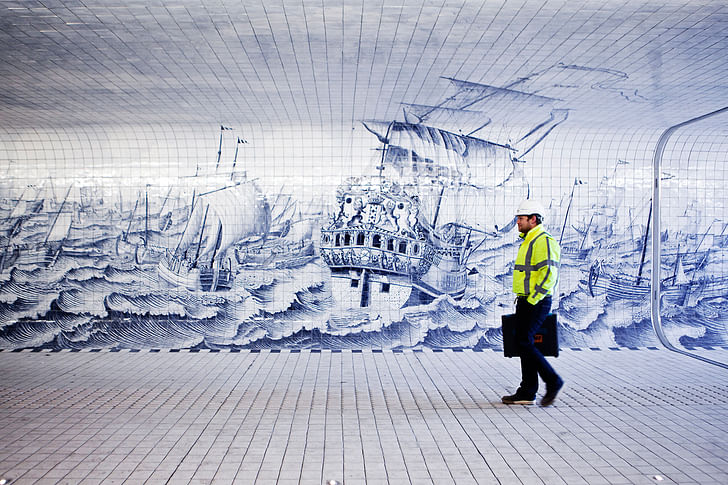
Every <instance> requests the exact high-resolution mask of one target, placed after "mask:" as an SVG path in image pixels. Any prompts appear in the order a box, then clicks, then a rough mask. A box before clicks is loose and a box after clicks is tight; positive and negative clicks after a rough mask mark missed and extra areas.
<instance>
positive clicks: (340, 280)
mask: <svg viewBox="0 0 728 485" xmlns="http://www.w3.org/2000/svg"><path fill="white" fill-rule="evenodd" d="M331 293H332V296H333V297H334V300H335V301H336V303H337V305H338V306H339V307H340V308H371V309H374V310H378V311H384V310H387V309H399V308H401V307H403V306H404V304H405V303H406V302H407V301H408V300H409V298H410V294H411V293H412V283H411V281H410V279H409V278H408V277H407V276H402V275H396V274H386V273H382V272H375V271H372V270H369V269H361V268H336V269H332V271H331Z"/></svg>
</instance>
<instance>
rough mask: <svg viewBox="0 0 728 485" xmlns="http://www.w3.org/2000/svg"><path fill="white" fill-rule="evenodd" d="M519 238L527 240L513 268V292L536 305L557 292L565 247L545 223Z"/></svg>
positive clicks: (520, 249)
mask: <svg viewBox="0 0 728 485" xmlns="http://www.w3.org/2000/svg"><path fill="white" fill-rule="evenodd" d="M519 237H521V238H522V239H523V241H522V242H521V246H520V247H519V248H518V255H517V256H516V265H515V267H514V268H513V292H514V293H515V294H516V295H518V296H526V297H528V302H529V303H530V304H532V305H535V304H536V303H538V302H539V301H541V300H543V298H544V297H545V296H546V295H551V294H553V290H554V287H555V286H556V282H557V281H558V280H559V264H560V263H559V262H560V260H561V248H560V247H559V243H557V242H556V240H555V239H554V238H553V237H552V236H551V234H549V233H548V232H546V230H545V229H544V228H543V225H541V224H539V225H538V226H536V227H534V228H533V229H531V230H530V231H528V232H527V233H526V234H525V235H524V234H519Z"/></svg>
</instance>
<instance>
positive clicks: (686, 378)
mask: <svg viewBox="0 0 728 485" xmlns="http://www.w3.org/2000/svg"><path fill="white" fill-rule="evenodd" d="M726 352H727V351H726V350H723V349H716V350H712V351H703V352H701V354H702V355H704V356H714V357H715V358H716V359H717V360H726V359H725V356H726ZM554 365H555V367H556V368H557V370H558V371H559V372H560V373H561V374H562V376H563V377H564V379H565V380H566V386H565V387H564V389H563V391H562V392H561V394H560V395H559V398H558V400H557V401H556V403H555V404H554V405H553V406H551V407H549V408H541V407H538V406H506V405H503V404H501V403H500V396H502V395H503V394H506V393H510V392H512V391H513V390H514V387H515V386H516V385H517V384H518V380H519V362H518V360H517V359H506V358H504V357H502V355H500V354H499V353H497V352H493V351H484V352H473V351H469V350H465V351H460V352H459V351H443V352H433V351H428V350H425V351H421V352H418V351H404V352H392V351H384V352H371V351H363V352H352V351H342V352H332V351H321V352H316V351H302V352H285V351H284V352H259V353H258V352H247V351H243V352H187V351H180V352H173V351H159V352H156V351H141V352H132V351H122V352H111V351H101V352H65V351H64V352H43V351H41V352H29V351H24V352H8V351H2V352H0V373H1V374H0V375H1V376H2V377H1V378H0V443H1V446H0V479H6V480H9V483H17V484H33V483H43V484H45V483H48V484H52V483H69V484H95V483H129V484H140V483H150V484H156V483H175V484H177V483H179V484H187V483H215V484H217V483H220V484H227V483H241V484H252V483H261V484H268V483H270V484H273V483H279V484H299V483H301V484H322V483H325V482H327V481H328V480H337V481H338V482H340V483H343V484H344V485H354V484H364V483H366V484H387V483H389V484H408V483H413V484H431V483H436V484H448V485H452V484H457V485H463V484H471V483H478V484H494V483H500V484H519V483H522V484H548V485H552V484H633V483H634V484H651V483H660V484H668V483H680V484H701V485H705V484H726V483H728V370H726V369H723V368H720V367H716V366H712V365H710V364H706V363H704V362H701V361H698V360H695V359H692V358H690V357H686V356H683V355H679V354H676V353H674V352H670V351H668V350H664V349H660V350H657V349H639V350H630V349H619V350H610V349H602V350H591V349H584V350H581V351H577V350H564V351H562V355H561V356H560V357H559V358H558V359H556V360H554Z"/></svg>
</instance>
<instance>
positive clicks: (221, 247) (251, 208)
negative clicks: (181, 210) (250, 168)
mask: <svg viewBox="0 0 728 485" xmlns="http://www.w3.org/2000/svg"><path fill="white" fill-rule="evenodd" d="M269 223H270V215H269V213H268V211H267V204H265V203H264V202H263V201H262V200H261V197H259V194H258V191H257V190H256V189H255V187H254V186H253V185H252V184H238V185H234V186H230V187H225V188H222V189H219V190H216V191H213V192H208V193H206V194H203V195H200V196H199V197H198V198H197V200H196V202H195V207H194V208H193V209H192V214H191V216H190V219H189V222H188V225H187V228H186V229H185V231H184V233H183V234H182V237H181V238H180V241H179V244H178V246H177V252H178V254H184V252H185V251H187V250H188V249H189V248H190V247H192V246H193V245H195V244H199V249H198V251H197V257H196V260H197V261H210V260H211V259H213V258H215V257H216V256H218V255H222V254H224V252H225V251H226V250H227V249H229V248H230V247H232V246H233V245H234V244H236V243H238V242H240V241H243V240H245V239H246V238H249V237H251V236H254V235H256V236H257V235H261V234H264V233H265V232H266V231H267V228H268V225H269ZM187 257H188V258H191V257H192V255H189V254H188V255H187Z"/></svg>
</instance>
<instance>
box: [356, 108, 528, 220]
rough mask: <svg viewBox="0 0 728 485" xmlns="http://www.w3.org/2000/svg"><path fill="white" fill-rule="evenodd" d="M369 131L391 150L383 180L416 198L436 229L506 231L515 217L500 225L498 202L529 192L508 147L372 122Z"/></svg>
mask: <svg viewBox="0 0 728 485" xmlns="http://www.w3.org/2000/svg"><path fill="white" fill-rule="evenodd" d="M364 126H365V127H366V128H367V129H368V130H369V131H370V132H372V133H374V134H375V135H377V137H378V138H379V140H380V141H382V142H384V143H385V145H386V148H385V154H384V157H383V160H382V166H381V169H382V175H383V176H385V177H388V178H391V179H394V180H397V181H398V182H399V183H400V184H401V185H403V186H405V187H406V188H407V190H408V192H410V193H411V195H415V196H417V198H418V204H419V210H420V217H421V219H422V221H423V222H424V223H425V224H426V225H428V226H429V227H431V228H433V229H436V230H437V229H438V228H441V227H442V226H445V225H447V224H451V223H458V224H469V225H472V226H479V227H482V228H487V229H488V230H490V229H491V226H493V225H495V226H499V227H504V226H505V225H506V224H507V223H508V222H509V221H510V219H512V218H511V217H510V216H508V217H507V218H502V217H501V219H503V220H499V218H498V217H497V214H496V212H497V210H496V207H495V206H494V204H493V201H494V200H496V201H497V200H498V197H499V196H505V194H507V193H510V192H513V196H512V197H511V196H507V199H509V200H510V199H511V198H513V199H514V200H516V199H518V200H520V199H522V198H523V195H524V193H527V190H528V184H527V182H526V181H525V177H524V176H523V173H522V168H521V167H520V166H519V165H520V164H519V163H517V162H515V163H514V160H513V158H512V156H513V153H514V151H513V149H511V148H509V147H506V146H503V145H499V144H496V143H492V142H490V141H487V140H482V139H480V138H477V137H472V136H465V135H459V134H456V133H453V132H450V131H447V130H444V129H441V128H436V127H432V126H427V125H420V124H413V123H403V122H392V123H385V122H380V121H367V122H365V123H364ZM496 192H497V193H498V194H499V196H498V195H495V194H496ZM473 207H480V208H481V210H478V211H474V210H472V208H473ZM500 209H502V208H500ZM501 212H503V211H502V210H501ZM494 223H495V224H494Z"/></svg>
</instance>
